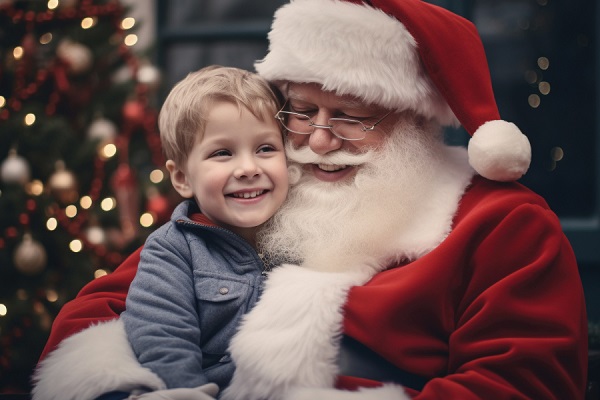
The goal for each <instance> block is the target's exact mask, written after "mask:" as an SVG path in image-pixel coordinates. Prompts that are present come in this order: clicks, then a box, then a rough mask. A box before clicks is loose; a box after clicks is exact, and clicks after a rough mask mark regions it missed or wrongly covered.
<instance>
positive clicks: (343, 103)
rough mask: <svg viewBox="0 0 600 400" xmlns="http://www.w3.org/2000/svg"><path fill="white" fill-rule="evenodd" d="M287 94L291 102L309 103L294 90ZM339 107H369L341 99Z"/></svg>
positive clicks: (361, 103) (351, 100) (359, 102)
mask: <svg viewBox="0 0 600 400" xmlns="http://www.w3.org/2000/svg"><path fill="white" fill-rule="evenodd" d="M287 94H288V96H287V98H288V100H289V101H294V100H295V101H305V102H309V101H308V100H306V99H305V97H304V96H303V95H302V94H300V93H298V92H296V91H294V89H291V88H290V89H289V91H288V93H287ZM339 106H340V108H354V109H363V108H367V107H368V106H367V105H366V104H364V103H363V102H361V101H360V100H354V99H344V98H340V99H339Z"/></svg>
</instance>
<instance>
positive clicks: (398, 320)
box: [36, 0, 587, 400]
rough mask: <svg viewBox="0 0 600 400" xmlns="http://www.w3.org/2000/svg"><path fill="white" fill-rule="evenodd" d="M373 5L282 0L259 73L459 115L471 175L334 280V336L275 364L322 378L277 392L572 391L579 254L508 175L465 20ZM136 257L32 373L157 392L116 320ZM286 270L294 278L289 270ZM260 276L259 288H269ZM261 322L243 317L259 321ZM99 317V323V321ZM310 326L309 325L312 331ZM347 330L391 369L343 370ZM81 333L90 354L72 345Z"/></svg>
mask: <svg viewBox="0 0 600 400" xmlns="http://www.w3.org/2000/svg"><path fill="white" fill-rule="evenodd" d="M355 3H356V4H355ZM368 3H369V4H370V6H367V5H365V4H362V3H361V2H359V1H338V0H295V1H293V2H291V3H290V4H288V5H286V6H284V7H282V8H281V9H280V10H278V11H277V13H276V15H275V19H274V24H273V27H272V30H271V32H270V34H269V41H270V46H269V53H268V55H267V56H266V57H265V59H264V60H262V61H261V62H259V63H257V64H256V68H257V71H258V72H259V73H260V74H261V75H263V76H265V77H266V78H267V79H269V80H272V81H275V82H277V81H293V82H314V83H319V84H321V85H322V87H323V89H324V90H329V91H334V92H336V93H339V94H352V95H355V96H356V97H357V98H360V99H362V100H363V101H364V102H365V103H373V104H378V105H380V106H382V107H383V108H386V109H390V110H397V111H403V110H406V109H410V110H412V111H414V112H415V113H417V114H420V115H423V116H424V117H426V118H429V119H432V120H436V121H437V122H439V123H441V124H452V123H456V122H459V123H460V124H461V125H462V126H463V127H464V128H465V129H466V130H467V132H468V133H469V134H471V135H472V139H471V142H470V144H469V149H468V157H469V163H470V165H471V166H472V167H473V168H474V169H475V171H476V172H477V173H478V174H479V175H476V176H475V177H474V178H473V179H471V174H472V172H469V173H466V172H465V171H464V169H461V168H458V167H457V169H454V168H453V167H450V166H449V165H439V169H438V171H439V172H440V176H444V177H445V178H444V179H440V181H439V182H438V185H437V186H442V187H443V188H442V189H440V190H439V191H438V192H437V193H436V194H435V197H434V198H433V199H430V198H428V199H423V203H424V205H425V203H427V204H426V205H427V206H428V207H429V208H428V209H427V211H426V212H423V210H421V214H420V215H419V216H418V217H415V219H414V220H413V221H412V222H413V224H412V225H411V227H410V229H407V227H406V226H399V227H398V233H399V235H400V236H402V237H403V240H405V241H404V242H403V243H405V247H404V248H403V253H404V254H405V255H406V257H405V258H406V259H407V260H409V261H407V262H405V263H402V264H400V265H391V266H390V265H386V269H385V270H383V271H371V272H372V273H370V274H369V273H366V274H364V275H361V273H362V272H361V270H360V269H359V270H356V271H354V272H356V273H357V275H354V277H350V278H348V277H346V278H344V283H342V284H339V285H338V284H336V283H335V282H336V280H331V281H330V283H331V284H332V285H334V286H335V288H334V290H332V293H333V294H334V296H333V297H334V298H335V299H334V301H333V303H332V306H331V307H330V309H329V308H327V307H326V306H325V304H326V303H321V304H323V307H322V308H323V309H328V311H327V314H326V316H325V317H324V318H323V319H324V320H327V321H328V323H327V324H325V326H322V327H323V328H324V331H326V332H328V333H329V334H332V335H333V337H332V338H331V339H332V340H331V341H330V342H331V343H330V344H329V345H328V344H327V343H326V342H327V340H322V338H323V337H325V339H329V338H328V337H327V336H323V335H321V336H319V335H314V336H315V337H313V338H312V340H313V341H311V340H309V339H308V336H310V335H306V338H305V337H302V338H299V339H298V340H299V342H298V346H304V347H305V348H306V351H301V352H300V353H299V354H300V357H301V358H300V362H297V360H291V361H290V362H295V364H294V368H286V362H287V361H286V360H285V359H283V361H280V362H278V363H275V364H273V365H274V368H276V369H278V370H281V374H282V376H283V378H282V379H284V380H285V379H291V380H295V379H297V375H299V374H296V372H297V371H299V370H300V371H302V372H303V374H304V373H306V379H307V381H310V382H315V381H317V380H319V379H320V377H319V376H312V375H311V369H312V367H313V366H314V360H318V362H319V365H320V366H319V369H318V370H319V371H321V372H322V374H323V376H325V378H324V381H323V382H321V383H319V385H316V386H312V387H310V386H306V385H305V386H303V385H299V387H297V388H295V389H293V390H292V391H291V392H289V393H286V394H285V396H282V397H284V398H286V399H294V400H300V399H328V400H331V399H334V400H342V399H378V400H381V399H384V400H385V399H402V398H406V396H410V397H413V398H415V399H423V400H424V399H461V400H468V399H525V398H529V399H557V400H559V399H560V400H564V399H582V398H583V396H584V390H585V383H586V373H587V371H586V368H587V336H586V335H587V319H586V314H585V304H584V297H583V290H582V287H581V282H580V278H579V275H578V270H577V265H576V260H575V257H574V254H573V252H572V250H571V247H570V245H569V243H568V241H567V239H566V238H565V236H564V234H563V232H562V230H561V226H560V222H559V220H558V218H557V217H556V215H555V214H554V213H553V212H552V211H551V210H550V209H549V207H548V205H547V204H546V202H545V201H544V200H543V199H542V198H541V197H539V196H538V195H536V194H534V193H532V192H531V191H530V190H528V189H526V188H525V187H523V186H522V185H520V184H517V183H512V182H509V181H512V180H515V179H518V178H519V177H520V176H521V175H522V174H523V173H524V172H525V171H526V170H527V168H528V165H529V159H530V155H531V149H530V147H529V142H528V141H527V139H526V138H525V136H524V135H523V134H522V133H521V132H520V131H519V130H518V128H516V126H514V125H513V124H510V123H508V122H506V121H502V120H501V119H500V117H499V113H498V110H497V106H496V104H495V100H494V97H493V92H492V88H491V82H490V80H489V72H488V69H487V62H486V60H485V54H484V51H483V46H482V45H481V42H480V40H479V36H478V34H477V32H476V30H475V28H474V26H473V25H472V24H471V23H470V22H468V21H466V20H464V19H462V18H460V17H458V16H456V15H454V14H451V13H449V12H448V11H446V10H443V9H441V8H439V7H436V6H434V5H431V4H429V3H426V2H424V1H420V0H371V1H370V2H368ZM323 38H326V39H327V40H323ZM340 66H344V68H340ZM484 177H485V178H484ZM444 184H446V186H445V187H444ZM440 210H441V211H440ZM421 221H423V222H422V224H421ZM413 236H414V237H413ZM419 238H424V239H423V240H421V239H419ZM413 239H414V241H413V242H411V240H413ZM406 243H408V244H406ZM138 260H139V251H138V252H136V253H135V254H133V255H132V256H131V257H130V258H128V259H127V260H126V261H125V262H124V263H123V265H121V266H120V267H119V268H118V269H117V270H116V271H115V272H114V273H112V274H110V275H108V276H106V277H103V278H100V279H97V280H95V281H93V282H91V283H90V284H88V285H87V286H86V287H85V288H84V289H83V290H82V291H81V293H80V294H79V295H78V297H77V298H76V299H75V300H73V301H72V302H70V303H68V304H66V305H65V306H64V307H63V309H62V310H61V312H60V314H59V315H58V317H57V318H56V320H55V322H54V326H53V329H52V332H51V335H50V338H49V340H48V343H47V346H46V348H45V350H44V353H43V355H42V360H43V361H42V364H41V368H40V370H38V374H37V379H38V381H39V380H42V381H45V382H52V380H53V379H55V377H59V376H61V373H62V376H64V374H65V373H64V371H65V369H66V368H71V369H72V370H73V371H70V372H72V374H71V378H70V379H72V380H73V381H77V382H80V383H81V382H84V383H85V384H84V386H86V385H87V386H94V390H95V393H104V392H106V391H110V390H117V389H120V390H127V389H128V388H132V387H140V386H146V387H147V388H149V389H160V388H162V382H161V381H160V379H158V377H156V376H155V375H153V374H152V373H151V372H150V371H148V370H144V369H142V368H141V367H139V365H137V366H136V361H135V357H134V356H133V354H132V352H131V350H130V349H129V348H128V346H127V343H126V339H125V334H124V331H123V329H122V326H120V325H119V322H118V319H116V317H117V316H118V315H119V314H120V313H121V312H122V311H123V309H124V307H125V297H126V293H127V288H128V285H129V283H130V282H131V280H132V279H133V276H134V275H135V270H136V266H137V263H138ZM286 268H287V267H286ZM287 269H288V270H290V271H291V274H290V277H292V278H293V277H294V275H293V274H294V273H295V272H297V270H296V269H295V268H294V267H293V266H291V267H289V268H287ZM283 270H285V269H283ZM354 272H352V273H354ZM352 273H351V274H350V275H352ZM274 274H277V275H274V276H275V277H277V278H278V279H279V278H281V275H280V274H279V273H278V271H277V270H275V272H274ZM292 278H290V280H289V281H288V283H289V284H290V285H291V284H292V283H293V279H292ZM270 281H271V278H269V280H268V281H267V288H266V289H265V294H267V293H272V294H273V295H275V294H277V290H272V291H271V290H270V289H269V286H268V285H269V282H270ZM273 282H275V283H273V285H274V287H275V288H276V289H277V285H276V282H278V281H277V280H276V279H274V280H273ZM325 282H329V281H325ZM281 287H283V286H281ZM281 287H279V288H281ZM321 288H322V289H324V290H321V291H319V292H318V293H317V292H315V293H314V294H315V295H323V296H324V295H325V294H327V286H326V284H325V285H324V286H321ZM263 297H265V298H267V297H269V296H263ZM263 297H261V301H260V302H259V304H258V305H257V307H256V308H259V307H260V306H261V302H262V299H263ZM272 302H275V301H272ZM265 303H268V302H265ZM297 304H298V305H301V302H297ZM273 309H274V308H273ZM253 311H254V310H252V311H251V312H250V314H252V313H253ZM259 311H260V310H259ZM250 314H249V315H250ZM309 314H310V313H309ZM266 320H267V318H263V319H261V318H258V322H256V323H255V322H248V323H247V325H250V326H251V327H253V326H258V328H257V329H262V327H264V326H265V325H266V323H265V321H266ZM308 320H309V321H312V322H311V323H318V322H319V321H320V317H319V316H315V315H313V316H312V320H311V319H310V318H309V319H308ZM100 321H108V322H104V323H102V324H98V325H94V324H96V323H97V322H100ZM282 321H284V320H283V319H282ZM284 322H285V321H284ZM261 324H263V325H262V326H261ZM336 324H337V325H336ZM90 325H93V326H91V327H90ZM309 325H310V324H309ZM244 329H245V327H244V325H242V328H241V330H240V332H242V331H244ZM304 329H305V332H308V333H310V326H308V327H305V328H304ZM342 333H343V334H344V335H345V336H346V337H347V338H349V340H350V341H355V342H357V343H359V344H360V345H362V346H364V347H365V348H366V349H368V352H370V353H371V354H372V355H373V356H370V357H371V359H373V358H375V359H379V360H380V361H381V363H387V364H385V365H386V369H388V370H391V369H396V371H391V374H392V375H395V376H399V377H400V378H399V379H394V378H393V377H392V378H390V377H389V376H380V377H379V378H378V376H377V375H370V374H363V373H362V372H363V371H360V368H359V369H358V370H357V372H356V373H353V372H351V373H349V374H351V375H352V376H349V375H343V374H344V371H345V370H344V369H343V368H342V369H340V367H339V366H338V365H337V359H336V356H337V354H338V353H339V351H340V342H339V340H337V339H339V335H340V334H342ZM304 339H306V340H304ZM262 340H263V341H269V337H264V338H262ZM86 342H87V343H89V346H88V347H89V349H90V351H89V354H85V355H84V356H82V353H81V348H82V346H83V344H84V343H86ZM234 342H235V340H234ZM311 343H318V344H319V346H322V347H319V348H318V350H322V351H315V348H311V346H310V344H311ZM59 344H60V346H58V345H59ZM57 346H58V348H57ZM234 347H235V344H232V348H234ZM241 347H246V348H247V347H249V346H241ZM55 349H56V350H55ZM242 353H243V351H242V352H241V353H240V355H242V356H243V354H242ZM250 354H251V353H250ZM82 357H83V358H84V359H82ZM78 361H80V362H78ZM265 365H267V366H268V364H263V366H265ZM387 367H389V368H387ZM396 372H397V374H396ZM236 373H237V372H236ZM248 373H250V374H251V373H252V371H249V372H248ZM242 374H243V372H242ZM275 375H277V374H275ZM407 377H408V379H409V380H410V382H409V383H404V381H403V378H407ZM234 379H235V377H234ZM298 379H299V378H298ZM302 379H304V377H303V378H302ZM381 381H383V382H381ZM406 382H408V381H406ZM415 382H417V384H414V383H415ZM384 383H385V384H384ZM334 384H335V386H337V388H338V389H342V388H345V389H355V390H356V391H353V392H348V391H342V390H336V389H335V388H334V387H333V386H334ZM48 398H50V397H48ZM57 398H58V397H57ZM40 399H43V397H40ZM36 400H37V398H36Z"/></svg>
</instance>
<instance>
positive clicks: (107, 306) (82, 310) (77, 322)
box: [40, 247, 142, 361]
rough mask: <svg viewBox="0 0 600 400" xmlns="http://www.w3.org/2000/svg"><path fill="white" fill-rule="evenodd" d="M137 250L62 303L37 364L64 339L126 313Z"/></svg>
mask: <svg viewBox="0 0 600 400" xmlns="http://www.w3.org/2000/svg"><path fill="white" fill-rule="evenodd" d="M141 250H142V248H141V247H140V248H139V249H138V250H136V251H135V252H134V253H133V254H131V255H130V256H129V257H128V258H127V259H126V260H125V261H123V263H122V264H121V265H120V266H119V267H118V268H117V269H116V270H115V271H114V272H113V273H111V274H109V275H106V276H103V277H102V278H98V279H95V280H93V281H92V282H90V283H88V284H87V285H86V286H85V287H84V288H83V289H82V290H81V291H80V292H79V294H78V295H77V297H76V298H75V299H73V300H71V301H70V302H68V303H67V304H65V305H64V306H63V307H62V308H61V310H60V312H59V313H58V315H57V317H56V318H55V320H54V323H53V325H52V330H51V332H50V337H49V339H48V341H47V342H46V346H45V348H44V351H43V352H42V355H41V356H40V361H41V360H43V359H44V358H46V356H47V355H48V354H49V353H50V352H51V351H52V350H54V349H55V348H56V347H57V346H58V344H59V343H61V342H62V341H63V340H64V339H66V338H67V337H69V336H71V335H73V334H75V333H77V332H79V331H81V330H83V329H85V328H87V327H88V326H90V325H92V324H94V323H97V322H100V321H108V320H111V319H115V318H117V317H118V316H119V314H121V312H123V311H124V310H125V298H126V297H127V291H128V290H129V285H130V284H131V281H132V280H133V277H134V276H135V273H136V271H137V267H138V263H139V261H140V252H141Z"/></svg>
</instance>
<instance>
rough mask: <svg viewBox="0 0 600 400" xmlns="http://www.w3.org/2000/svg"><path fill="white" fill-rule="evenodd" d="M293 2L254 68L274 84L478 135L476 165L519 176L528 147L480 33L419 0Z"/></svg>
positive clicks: (473, 149)
mask: <svg viewBox="0 0 600 400" xmlns="http://www.w3.org/2000/svg"><path fill="white" fill-rule="evenodd" d="M369 3H370V5H367V4H364V3H363V2H362V1H357V0H345V1H342V0H291V3H289V4H287V5H284V6H283V7H281V8H280V9H279V10H278V11H277V12H276V13H275V17H274V21H273V26H272V29H271V31H270V33H269V42H270V43H269V52H268V54H267V56H266V57H265V58H264V59H263V60H261V61H259V62H257V63H256V65H255V67H256V70H257V71H258V73H259V74H260V75H262V76H263V77H265V78H266V79H268V80H271V81H279V80H283V81H294V82H313V83H319V84H321V85H322V86H323V88H324V89H325V90H330V91H335V92H336V93H338V94H351V95H354V96H357V97H359V98H362V99H363V100H365V101H366V102H368V103H373V104H379V105H381V106H383V107H386V108H388V109H393V110H399V111H401V110H407V109H409V110H414V111H416V112H417V113H419V114H421V115H423V116H425V117H428V118H432V119H435V120H437V121H438V122H439V123H441V124H442V125H458V124H460V125H462V126H463V127H464V128H465V130H466V131H467V132H468V133H469V134H470V135H471V136H472V138H471V140H470V142H469V148H468V153H469V163H470V164H471V166H472V167H473V168H474V169H475V170H476V171H477V172H478V173H479V174H480V175H482V176H484V177H486V178H488V179H491V180H496V181H512V180H516V179H519V178H520V177H521V176H522V175H523V174H524V173H525V172H526V171H527V169H528V168H529V163H530V160H531V146H530V144H529V141H528V140H527V137H525V135H523V134H522V133H521V131H520V130H519V129H518V128H517V127H516V126H515V125H514V124H512V123H509V122H506V121H503V120H501V119H500V115H499V112H498V107H497V105H496V101H495V99H494V93H493V90H492V84H491V80H490V75H489V68H488V64H487V60H486V56H485V52H484V49H483V45H482V43H481V39H480V37H479V34H478V33H477V30H476V28H475V26H474V25H473V24H472V23H471V22H469V21H468V20H466V19H464V18H462V17H460V16H458V15H456V14H453V13H451V12H449V11H448V10H445V9H443V8H441V7H438V6H435V5H432V4H429V3H426V2H424V1H421V0H371V1H369Z"/></svg>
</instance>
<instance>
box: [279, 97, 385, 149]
mask: <svg viewBox="0 0 600 400" xmlns="http://www.w3.org/2000/svg"><path fill="white" fill-rule="evenodd" d="M286 105H287V101H286V103H285V104H284V105H283V107H282V109H281V110H279V111H278V112H277V114H275V119H277V120H278V121H279V122H280V123H281V125H283V127H284V128H285V129H286V130H288V131H289V132H293V133H297V134H299V135H310V134H312V133H313V132H314V131H315V129H316V128H322V129H329V130H330V131H331V133H333V134H334V135H335V136H336V137H338V138H340V139H343V140H363V139H364V138H365V137H366V136H367V132H372V131H373V130H374V129H375V127H376V126H377V125H378V124H379V123H381V121H383V120H384V119H385V118H386V117H387V116H388V115H390V114H391V113H392V112H391V111H388V112H387V113H386V114H385V115H384V116H383V117H381V118H380V119H379V120H378V121H377V122H375V123H374V124H373V125H371V126H366V125H365V124H363V123H362V122H361V121H358V120H356V119H349V118H329V120H328V121H327V125H319V124H315V123H314V122H313V121H312V120H311V119H310V117H309V116H308V115H306V114H301V113H297V112H293V111H284V110H283V108H285V106H286Z"/></svg>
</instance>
